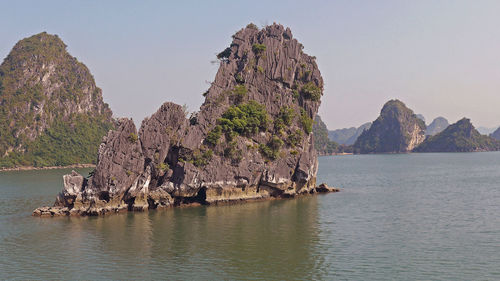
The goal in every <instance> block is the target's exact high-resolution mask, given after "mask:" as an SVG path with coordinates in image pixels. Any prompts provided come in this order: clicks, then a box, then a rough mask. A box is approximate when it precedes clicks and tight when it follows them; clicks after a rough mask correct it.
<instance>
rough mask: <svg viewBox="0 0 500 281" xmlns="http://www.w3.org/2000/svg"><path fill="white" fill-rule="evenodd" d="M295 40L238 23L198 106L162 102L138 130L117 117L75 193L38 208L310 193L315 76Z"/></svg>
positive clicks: (277, 28) (80, 210)
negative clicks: (92, 168)
mask: <svg viewBox="0 0 500 281" xmlns="http://www.w3.org/2000/svg"><path fill="white" fill-rule="evenodd" d="M302 49H303V47H302V45H301V44H300V43H299V42H298V41H297V40H296V39H294V38H293V36H292V33H291V31H290V29H288V28H284V27H283V26H281V25H278V24H273V25H270V26H267V27H265V28H263V29H261V30H259V29H258V28H257V27H256V26H255V25H253V24H250V25H248V26H247V27H246V28H243V29H241V30H240V31H238V32H237V33H236V34H234V35H233V41H232V43H231V45H230V46H229V47H228V48H227V49H225V50H224V51H222V52H221V53H220V54H219V55H218V56H217V57H218V58H219V59H220V67H219V70H218V72H217V74H216V77H215V80H214V81H213V83H212V85H211V87H210V88H209V89H208V91H207V92H205V93H204V94H203V95H204V96H205V102H204V103H203V105H202V106H201V108H200V111H199V112H197V113H195V114H193V115H192V116H191V117H190V118H187V116H186V114H185V112H184V111H183V109H182V107H181V106H179V105H176V104H173V103H170V102H166V103H165V104H163V105H162V106H161V107H160V109H159V110H158V111H157V112H156V113H154V114H153V115H152V116H151V117H149V118H146V119H145V120H144V121H143V122H142V124H141V127H140V129H139V131H138V132H136V129H135V126H134V124H133V122H132V121H131V120H127V119H121V120H119V126H118V128H117V129H116V130H115V131H110V132H109V133H108V135H107V136H106V138H105V140H104V142H103V143H102V144H101V147H100V148H99V157H98V162H97V167H96V170H95V172H94V173H93V175H92V176H91V177H90V178H89V179H88V180H87V181H85V182H84V183H83V184H82V186H81V188H80V192H78V194H77V195H76V196H75V195H70V193H69V192H67V189H68V188H65V190H63V192H62V193H61V194H60V195H59V196H58V199H57V202H56V205H57V206H56V207H51V208H49V209H50V211H48V212H49V213H50V212H51V214H58V213H57V211H55V210H57V209H58V208H59V209H61V210H63V209H64V208H66V209H64V211H63V212H61V214H77V215H97V214H103V213H107V212H116V211H120V210H144V209H154V208H158V207H165V206H171V205H180V204H185V203H199V204H216V203H219V202H227V201H233V200H248V199H262V198H270V197H291V196H295V195H297V194H305V193H314V192H316V191H317V189H316V172H317V168H318V163H317V155H316V150H315V148H314V141H313V134H312V125H313V119H314V117H315V116H316V113H317V111H318V107H319V106H320V98H321V96H322V94H323V79H322V77H321V74H320V71H319V69H318V67H317V65H316V62H315V58H314V57H311V56H309V55H307V54H305V53H304V52H303V51H302ZM77 176H78V175H73V177H77ZM71 189H72V190H74V187H72V188H71ZM319 190H322V191H324V190H325V189H319ZM66 211H67V212H66ZM43 212H45V213H47V208H45V209H43V210H41V209H38V210H36V211H35V212H34V214H39V213H43Z"/></svg>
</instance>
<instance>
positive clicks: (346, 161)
mask: <svg viewBox="0 0 500 281" xmlns="http://www.w3.org/2000/svg"><path fill="white" fill-rule="evenodd" d="M319 162H320V171H319V173H318V178H319V181H320V182H327V183H328V184H330V185H335V186H339V187H341V188H343V190H342V192H340V193H335V194H327V195H319V196H307V197H301V198H298V199H290V200H274V201H267V202H257V203H248V204H240V205H230V206H219V207H210V206H209V207H204V206H202V207H191V208H180V209H169V210H166V211H152V212H146V213H130V214H118V215H112V216H107V217H97V218H96V217H92V218H37V217H31V216H30V215H31V211H32V210H33V209H34V208H36V207H38V206H41V205H47V204H51V203H53V201H54V197H55V195H56V194H57V192H59V191H60V189H61V186H62V179H61V175H63V174H65V173H67V172H69V171H68V170H50V171H23V172H1V173H0V279H2V280H3V279H23V280H25V279H58V280H59V279H80V280H81V279H86V280H89V279H92V280H93V279H119V280H124V279H141V280H151V279H171V280H176V279H177V280H178V279H183V280H214V279H217V280H221V279H223V280H233V279H281V280H309V279H318V280H500V216H499V214H500V153H463V154H403V155H366V156H336V157H321V158H320V160H319ZM81 172H82V173H84V172H85V173H86V172H88V170H84V169H83V170H81Z"/></svg>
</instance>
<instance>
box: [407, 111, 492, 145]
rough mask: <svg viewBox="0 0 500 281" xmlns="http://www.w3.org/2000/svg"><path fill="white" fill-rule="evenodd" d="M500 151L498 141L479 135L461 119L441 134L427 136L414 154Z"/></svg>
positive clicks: (467, 122) (469, 124) (468, 121)
mask: <svg viewBox="0 0 500 281" xmlns="http://www.w3.org/2000/svg"><path fill="white" fill-rule="evenodd" d="M496 150H500V141H498V140H496V139H494V138H492V137H489V136H485V135H481V134H480V133H479V132H478V131H477V130H476V128H474V126H473V125H472V123H471V122H470V119H467V118H462V119H460V120H459V121H457V122H456V123H454V124H451V125H450V126H448V127H447V128H446V129H445V130H444V131H442V132H441V133H439V134H437V135H434V136H429V137H428V138H427V139H426V140H425V141H424V142H423V143H422V144H420V145H419V146H418V147H416V148H415V149H414V151H415V152H474V151H496Z"/></svg>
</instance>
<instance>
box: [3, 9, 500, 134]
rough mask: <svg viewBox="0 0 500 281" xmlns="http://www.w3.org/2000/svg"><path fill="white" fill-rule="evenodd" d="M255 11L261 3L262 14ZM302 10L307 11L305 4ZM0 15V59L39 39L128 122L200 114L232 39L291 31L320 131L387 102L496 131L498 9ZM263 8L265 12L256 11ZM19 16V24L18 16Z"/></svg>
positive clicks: (499, 120) (358, 120) (354, 123)
mask: <svg viewBox="0 0 500 281" xmlns="http://www.w3.org/2000/svg"><path fill="white" fill-rule="evenodd" d="M259 3H262V5H259ZM305 4H306V5H307V6H304V5H305ZM2 6H3V9H2V11H1V12H0V15H1V16H0V23H1V24H2V25H3V26H4V27H8V28H3V29H2V30H0V36H1V38H2V41H1V43H0V57H1V59H2V61H3V59H4V58H5V57H6V56H7V54H8V53H9V51H10V50H11V48H12V47H13V46H14V44H15V43H16V42H17V41H19V40H21V39H22V38H25V37H28V36H31V35H33V34H36V33H39V32H42V31H47V32H48V33H51V34H57V35H59V36H60V37H61V39H62V40H63V41H64V42H65V43H66V44H67V45H68V51H69V52H70V53H71V55H73V56H75V57H76V58H78V60H79V61H81V62H83V63H84V64H85V65H87V67H88V68H89V69H90V71H91V73H92V74H93V75H94V78H95V79H96V83H97V85H98V86H99V87H100V88H102V90H103V96H104V100H105V101H106V102H107V103H109V104H110V106H111V108H112V110H113V113H114V116H116V117H122V116H123V117H132V118H133V119H134V121H135V122H136V123H140V122H141V120H142V119H143V118H144V117H146V116H149V115H151V114H152V113H154V112H155V111H156V110H157V109H158V108H159V107H160V105H161V104H162V103H163V102H165V101H173V102H176V103H179V104H184V103H185V104H187V105H188V106H189V110H190V111H195V110H198V108H199V106H200V105H201V103H202V102H203V97H202V93H203V92H204V91H205V90H206V89H207V88H208V87H209V84H208V83H207V81H212V80H213V79H214V77H215V73H216V71H217V68H218V64H213V63H211V62H212V61H214V60H215V59H216V58H215V55H216V54H217V53H218V52H220V51H222V50H223V49H224V48H226V47H227V46H228V45H229V44H230V42H231V35H233V34H234V33H235V32H236V31H237V30H239V29H241V28H242V27H244V26H246V25H247V24H248V23H250V22H254V23H255V24H257V25H258V26H263V25H266V24H271V23H273V22H277V23H281V24H283V25H284V26H287V27H290V28H291V30H292V33H293V35H294V37H295V38H296V39H297V40H299V42H301V43H302V44H303V45H304V47H305V48H304V51H305V52H306V53H307V54H309V55H311V56H316V57H317V60H316V61H317V63H318V65H319V68H320V71H321V73H322V76H323V79H324V81H325V91H324V96H323V98H322V105H321V107H320V110H319V114H320V116H321V117H322V119H323V121H324V122H325V123H326V124H327V126H328V128H329V129H337V128H346V127H358V126H359V125H361V124H363V123H366V122H371V121H373V120H375V118H376V117H377V116H378V114H379V112H380V109H381V108H382V105H383V104H384V103H385V102H387V101H388V100H389V99H393V98H397V99H400V100H402V101H403V102H404V103H405V104H406V105H407V106H408V107H409V108H411V109H412V110H414V112H415V113H417V114H422V115H424V116H425V118H426V122H427V123H430V122H431V121H432V120H433V119H434V118H435V117H438V116H443V117H445V118H447V119H448V120H449V122H450V123H454V122H456V121H457V120H459V119H461V118H462V117H467V118H470V119H471V120H472V122H473V124H474V125H475V126H476V127H490V128H493V127H498V126H499V125H500V113H499V110H498V107H499V105H500V95H499V92H500V79H499V77H500V53H499V52H498V49H499V47H500V30H498V28H497V26H499V25H500V17H498V16H497V11H499V10H500V9H499V8H500V2H497V1H474V2H472V1H439V2H436V1H377V2H365V1H335V2H334V3H330V2H324V1H313V2H308V3H304V2H303V1H292V2H283V1H279V2H272V3H268V2H261V1H252V2H251V3H235V2H230V1H223V2H218V3H217V4H214V3H208V2H200V3H196V2H195V1H192V2H183V3H178V2H176V3H168V2H157V1H144V2H140V3H137V2H131V1H106V2H102V3H101V2H100V1H85V2H71V3H67V2H65V1H51V2H39V1H16V2H6V3H4V4H3V5H2ZM263 7H265V8H263ZM20 15H23V16H20Z"/></svg>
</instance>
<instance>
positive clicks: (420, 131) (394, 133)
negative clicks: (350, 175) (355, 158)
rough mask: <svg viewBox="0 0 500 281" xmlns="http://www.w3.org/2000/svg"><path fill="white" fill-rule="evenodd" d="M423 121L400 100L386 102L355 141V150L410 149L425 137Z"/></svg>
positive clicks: (365, 151) (377, 151)
mask: <svg viewBox="0 0 500 281" xmlns="http://www.w3.org/2000/svg"><path fill="white" fill-rule="evenodd" d="M425 129H426V127H425V123H424V121H422V120H421V119H419V118H418V117H417V116H416V115H415V113H413V111H412V110H411V109H409V108H408V107H406V105H405V104H404V103H403V102H401V101H399V100H390V101H388V102H387V103H386V104H385V105H384V107H383V108H382V110H381V112H380V116H379V117H378V118H377V120H375V121H374V122H373V124H372V125H371V127H370V129H368V130H365V131H363V133H361V135H360V136H359V137H358V139H357V140H356V142H355V143H354V151H355V152H356V153H400V152H410V151H412V150H413V148H415V147H416V146H418V145H419V144H420V143H422V142H423V141H424V139H425Z"/></svg>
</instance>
